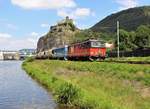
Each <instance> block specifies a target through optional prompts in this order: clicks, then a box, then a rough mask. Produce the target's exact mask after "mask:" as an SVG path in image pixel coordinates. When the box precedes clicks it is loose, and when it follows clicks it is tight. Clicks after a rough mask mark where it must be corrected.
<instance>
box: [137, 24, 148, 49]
mask: <svg viewBox="0 0 150 109" xmlns="http://www.w3.org/2000/svg"><path fill="white" fill-rule="evenodd" d="M135 44H136V45H137V46H138V47H139V48H141V49H143V48H145V47H150V27H149V26H144V25H142V26H139V27H138V28H137V30H136V38H135Z"/></svg>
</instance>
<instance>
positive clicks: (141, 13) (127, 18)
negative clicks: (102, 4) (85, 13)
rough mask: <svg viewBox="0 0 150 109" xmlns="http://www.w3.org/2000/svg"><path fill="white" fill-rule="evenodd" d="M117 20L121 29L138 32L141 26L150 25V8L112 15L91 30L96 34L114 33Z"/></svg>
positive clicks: (138, 8)
mask: <svg viewBox="0 0 150 109" xmlns="http://www.w3.org/2000/svg"><path fill="white" fill-rule="evenodd" d="M117 20H118V21H120V28H121V29H125V30H127V31H132V30H136V29H137V27H139V26H140V25H148V24H150V6H143V7H136V8H130V9H127V10H124V11H121V12H118V13H115V14H112V15H110V16H108V17H106V18H104V19H103V20H102V21H100V22H98V23H97V24H96V25H94V26H93V27H91V28H90V29H91V30H92V31H94V32H107V33H114V32H115V31H116V22H117Z"/></svg>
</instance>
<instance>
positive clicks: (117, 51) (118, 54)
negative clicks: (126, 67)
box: [117, 21, 120, 59]
mask: <svg viewBox="0 0 150 109" xmlns="http://www.w3.org/2000/svg"><path fill="white" fill-rule="evenodd" d="M119 34H120V33H119V21H117V54H118V55H117V56H118V59H119V57H120V55H119Z"/></svg>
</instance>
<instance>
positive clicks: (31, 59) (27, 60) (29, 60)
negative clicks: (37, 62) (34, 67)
mask: <svg viewBox="0 0 150 109" xmlns="http://www.w3.org/2000/svg"><path fill="white" fill-rule="evenodd" d="M33 61H34V58H33V57H28V58H27V59H26V62H33Z"/></svg>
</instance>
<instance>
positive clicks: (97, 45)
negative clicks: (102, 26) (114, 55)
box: [91, 41, 105, 47]
mask: <svg viewBox="0 0 150 109" xmlns="http://www.w3.org/2000/svg"><path fill="white" fill-rule="evenodd" d="M104 46H105V44H104V42H100V41H92V42H91V47H104Z"/></svg>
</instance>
